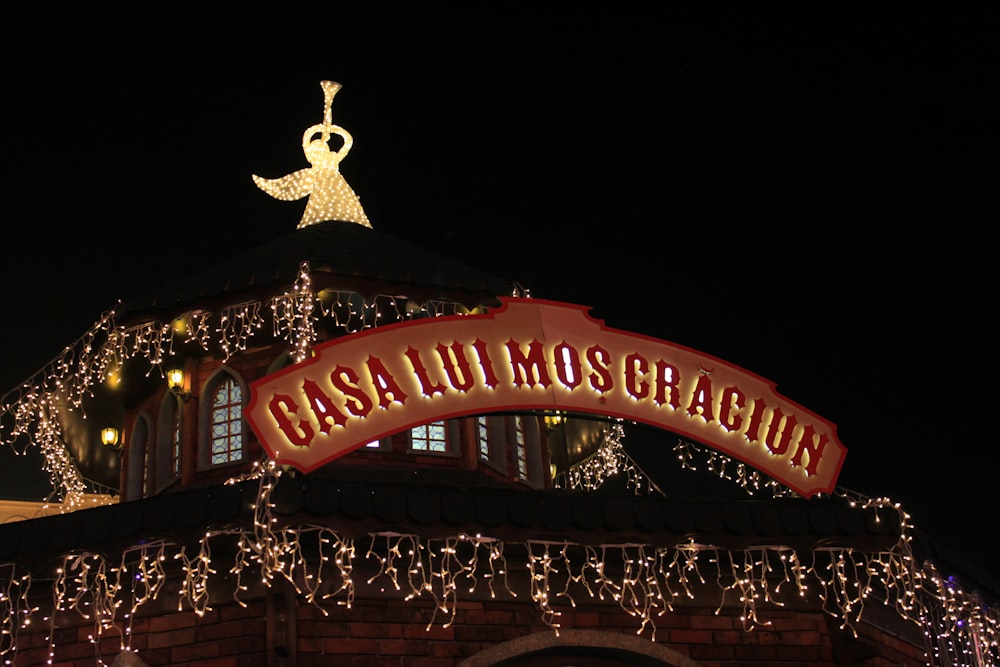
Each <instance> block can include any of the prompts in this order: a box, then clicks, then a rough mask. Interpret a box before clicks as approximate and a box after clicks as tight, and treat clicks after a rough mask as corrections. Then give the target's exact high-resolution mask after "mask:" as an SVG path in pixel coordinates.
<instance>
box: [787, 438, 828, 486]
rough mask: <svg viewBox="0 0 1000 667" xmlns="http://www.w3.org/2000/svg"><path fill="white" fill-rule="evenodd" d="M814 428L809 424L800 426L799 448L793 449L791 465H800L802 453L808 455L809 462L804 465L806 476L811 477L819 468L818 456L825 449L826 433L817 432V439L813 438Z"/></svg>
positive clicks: (821, 454) (820, 455)
mask: <svg viewBox="0 0 1000 667" xmlns="http://www.w3.org/2000/svg"><path fill="white" fill-rule="evenodd" d="M815 436H816V430H815V429H813V427H812V426H811V425H809V426H804V427H803V428H802V437H801V438H800V439H799V448H798V449H797V450H795V456H793V457H792V466H800V465H802V454H808V455H809V463H808V464H807V465H806V476H807V477H812V476H813V475H815V474H816V469H817V468H819V460H820V457H822V456H823V450H824V449H826V441H827V437H826V433H820V434H819V441H816V440H815Z"/></svg>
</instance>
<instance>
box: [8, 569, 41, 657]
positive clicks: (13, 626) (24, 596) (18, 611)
mask: <svg viewBox="0 0 1000 667" xmlns="http://www.w3.org/2000/svg"><path fill="white" fill-rule="evenodd" d="M30 592H31V573H30V572H27V571H25V569H24V568H23V567H22V566H20V565H15V564H9V563H8V564H4V565H0V659H2V660H3V664H4V665H12V664H14V659H15V658H16V657H17V635H18V631H19V630H20V629H22V628H26V627H28V626H29V625H30V624H31V614H32V613H33V612H35V611H37V609H36V608H33V607H32V606H31V603H30V602H29V598H28V595H29V593H30Z"/></svg>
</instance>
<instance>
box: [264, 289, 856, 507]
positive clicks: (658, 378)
mask: <svg viewBox="0 0 1000 667" xmlns="http://www.w3.org/2000/svg"><path fill="white" fill-rule="evenodd" d="M501 301H502V302H503V304H502V307H501V308H499V309H494V310H492V311H490V312H489V313H487V314H483V315H464V316H463V315H456V316H449V317H437V318H429V319H424V320H413V321H410V322H404V323H400V324H393V325H388V326H384V327H378V328H374V329H367V330H365V331H362V332H360V333H356V334H352V335H349V336H343V337H341V338H338V339H336V340H332V341H329V342H327V343H323V344H321V345H318V346H317V347H316V348H315V350H314V351H315V353H316V354H315V356H314V357H312V358H311V359H308V360H306V361H303V362H301V363H299V364H295V365H294V366H289V367H288V368H285V369H283V370H281V371H279V372H277V373H274V374H272V375H268V376H267V377H264V378H261V379H260V380H258V381H256V382H254V383H253V384H252V385H251V396H250V403H249V405H248V407H247V419H248V421H249V422H250V425H251V427H252V428H253V430H254V432H255V433H256V434H257V436H258V438H259V439H260V442H261V444H262V445H263V446H264V448H265V449H266V450H267V453H268V455H269V456H270V457H271V459H273V460H274V461H275V462H276V463H278V464H288V465H292V466H295V467H296V468H298V469H300V470H302V471H303V472H310V471H312V470H315V469H316V468H318V467H320V466H322V465H323V464H325V463H328V462H330V461H333V460H334V459H336V458H338V457H340V456H343V455H344V454H347V453H348V452H350V451H353V450H355V449H357V448H359V447H361V446H363V445H365V444H366V443H369V442H372V441H374V440H378V439H380V438H383V437H387V436H389V435H392V434H393V433H398V432H401V431H404V430H406V429H409V428H412V427H414V426H417V425H420V424H426V423H428V422H431V421H436V420H440V419H450V418H454V417H462V416H467V415H477V414H484V413H489V412H497V411H517V410H562V411H566V412H579V413H593V414H600V415H605V416H611V417H620V418H623V419H627V420H631V421H636V422H642V423H644V424H649V425H651V426H656V427H660V428H663V429H666V430H668V431H671V432H673V433H676V434H679V435H683V436H686V437H688V438H691V439H692V440H695V441H697V442H700V443H703V444H705V445H707V446H709V447H712V448H714V449H717V450H718V451H720V452H723V453H724V454H726V455H728V456H731V457H733V458H735V459H737V460H739V461H742V462H744V463H746V464H748V465H750V466H752V467H754V468H756V469H758V470H760V471H762V472H764V473H765V474H767V475H768V476H770V477H772V478H774V479H775V480H777V481H779V482H781V483H783V484H785V485H786V486H788V487H789V488H791V489H793V490H795V491H796V492H797V493H799V494H800V495H802V496H805V497H810V496H812V495H813V494H815V493H821V492H822V493H829V492H831V491H833V488H834V485H835V484H836V480H837V476H838V475H839V474H840V469H841V467H842V466H843V463H844V458H845V456H846V455H847V449H846V448H845V447H844V446H843V445H842V444H841V443H840V441H839V440H838V439H837V433H836V430H837V429H836V426H834V425H833V424H832V423H830V422H829V421H827V420H825V419H823V418H822V417H820V416H819V415H817V414H815V413H813V412H810V411H809V410H807V409H805V408H803V407H801V406H799V405H797V404H796V403H793V402H792V401H789V400H788V399H786V398H784V397H783V396H781V395H780V394H778V393H777V391H776V390H775V385H774V383H772V382H770V381H768V380H765V379H763V378H761V377H760V376H758V375H755V374H754V373H751V372H749V371H746V370H744V369H742V368H739V367H738V366H734V365H732V364H729V363H726V362H725V361H722V360H720V359H716V358H714V357H711V356H709V355H707V354H704V353H702V352H699V351H697V350H693V349H690V348H687V347H683V346H681V345H677V344H674V343H670V342H667V341H664V340H659V339H656V338H651V337H648V336H643V335H641V334H635V333H629V332H626V331H619V330H616V329H611V328H608V327H606V326H605V325H604V323H603V322H601V321H600V320H596V319H594V318H592V317H591V316H590V315H589V314H588V311H589V308H588V307H586V306H578V305H574V304H567V303H559V302H555V301H545V300H541V299H517V298H504V299H501Z"/></svg>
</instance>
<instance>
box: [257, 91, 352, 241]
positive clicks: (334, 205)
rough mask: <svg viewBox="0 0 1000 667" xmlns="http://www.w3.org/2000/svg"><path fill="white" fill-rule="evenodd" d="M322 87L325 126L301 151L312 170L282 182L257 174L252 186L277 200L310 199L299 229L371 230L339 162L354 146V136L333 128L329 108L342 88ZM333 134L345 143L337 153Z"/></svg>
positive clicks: (309, 135) (313, 130)
mask: <svg viewBox="0 0 1000 667" xmlns="http://www.w3.org/2000/svg"><path fill="white" fill-rule="evenodd" d="M321 85H322V86H323V96H324V98H325V107H324V112H323V123H322V124H320V125H313V126H312V127H310V128H309V129H308V130H306V131H305V134H303V135H302V151H303V152H304V153H305V154H306V160H308V161H309V164H311V165H312V166H311V167H309V168H307V169H300V170H298V171H296V172H292V173H291V174H288V175H287V176H282V177H281V178H273V179H272V178H261V177H260V176H257V175H256V174H254V175H253V182H254V183H256V184H257V187H258V188H260V189H261V190H263V191H264V192H266V193H267V194H269V195H271V196H272V197H274V198H275V199H281V200H283V201H295V200H296V199H302V198H303V197H305V196H306V195H308V196H309V202H308V203H307V204H306V210H305V213H303V214H302V220H301V221H299V229H301V228H302V227H306V226H308V225H312V224H315V223H317V222H323V221H325V220H342V221H345V222H356V223H358V224H359V225H364V226H365V227H371V223H370V222H368V216H366V215H365V211H364V209H363V208H361V200H359V199H358V196H357V195H356V194H355V193H354V190H352V189H351V186H350V185H348V184H347V181H345V180H344V177H343V176H342V175H341V174H340V162H341V161H342V160H343V159H344V158H345V157H347V153H348V152H349V151H350V150H351V146H352V145H353V144H354V139H353V138H352V137H351V133H350V132H348V131H347V130H345V129H344V128H342V127H340V126H339V125H334V124H333V122H332V120H331V113H330V107H331V105H332V104H333V96H334V95H336V94H337V91H338V90H340V84H339V83H335V82H333V81H323V82H321ZM334 134H336V135H337V136H339V137H340V138H341V139H342V140H343V143H342V144H341V146H340V149H339V150H336V151H333V150H331V149H330V145H329V141H330V136H331V135H334ZM316 135H319V136H318V137H317V136H316Z"/></svg>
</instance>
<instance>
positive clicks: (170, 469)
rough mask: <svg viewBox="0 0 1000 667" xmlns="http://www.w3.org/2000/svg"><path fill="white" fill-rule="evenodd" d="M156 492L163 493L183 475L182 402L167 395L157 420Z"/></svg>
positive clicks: (170, 394) (175, 397) (171, 395)
mask: <svg viewBox="0 0 1000 667" xmlns="http://www.w3.org/2000/svg"><path fill="white" fill-rule="evenodd" d="M155 464H156V474H155V478H156V491H157V492H159V491H162V490H163V489H164V488H166V487H167V486H169V485H170V484H172V483H173V482H174V481H175V480H177V479H179V478H180V475H181V402H180V399H179V398H178V397H177V396H175V395H174V394H172V393H167V394H166V395H165V396H164V397H163V403H161V404H160V415H159V418H158V419H157V420H156V462H155Z"/></svg>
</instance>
